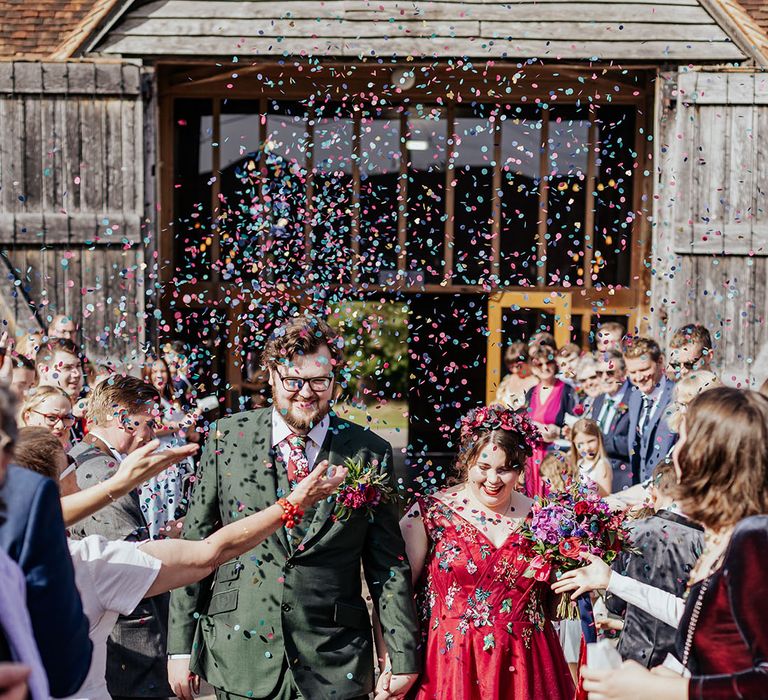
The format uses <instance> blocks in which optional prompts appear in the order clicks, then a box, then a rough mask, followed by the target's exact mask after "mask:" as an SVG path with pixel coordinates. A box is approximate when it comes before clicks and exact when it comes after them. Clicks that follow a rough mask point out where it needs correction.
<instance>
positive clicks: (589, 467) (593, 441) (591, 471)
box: [568, 418, 613, 496]
mask: <svg viewBox="0 0 768 700" xmlns="http://www.w3.org/2000/svg"><path fill="white" fill-rule="evenodd" d="M568 461H569V462H570V464H571V469H573V470H574V471H576V470H578V474H579V479H581V481H583V482H592V483H593V484H595V486H597V491H598V493H599V494H600V496H607V495H608V494H609V493H611V485H612V481H613V470H612V469H611V463H610V461H609V460H608V455H607V454H606V452H605V445H604V444H603V433H602V431H601V430H600V426H599V425H598V424H597V422H596V421H593V420H592V419H590V418H581V419H579V420H577V421H576V422H575V423H574V424H573V426H572V427H571V451H570V452H569V454H568Z"/></svg>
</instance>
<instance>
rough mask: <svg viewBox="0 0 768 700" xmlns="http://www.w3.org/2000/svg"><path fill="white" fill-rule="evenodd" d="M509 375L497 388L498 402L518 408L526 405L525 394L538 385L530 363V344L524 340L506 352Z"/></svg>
mask: <svg viewBox="0 0 768 700" xmlns="http://www.w3.org/2000/svg"><path fill="white" fill-rule="evenodd" d="M504 366H505V367H506V368H507V375H506V376H505V377H504V379H502V380H501V384H499V388H498V389H497V390H496V403H497V404H501V405H502V406H507V407H508V408H512V409H515V410H516V409H518V408H522V407H523V406H524V405H525V394H526V392H527V391H529V390H530V389H532V388H533V387H534V386H536V383H537V380H536V377H534V376H533V374H531V368H530V366H529V365H528V346H527V345H526V344H525V343H523V342H517V343H512V344H510V345H509V347H507V349H506V351H505V352H504Z"/></svg>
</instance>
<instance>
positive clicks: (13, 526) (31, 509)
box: [0, 387, 93, 697]
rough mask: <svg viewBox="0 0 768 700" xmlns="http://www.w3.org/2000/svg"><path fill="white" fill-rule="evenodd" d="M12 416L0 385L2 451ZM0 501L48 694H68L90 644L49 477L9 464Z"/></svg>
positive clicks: (1, 539)
mask: <svg viewBox="0 0 768 700" xmlns="http://www.w3.org/2000/svg"><path fill="white" fill-rule="evenodd" d="M13 415H14V411H13V401H12V399H11V397H10V394H9V392H8V391H7V390H6V389H5V388H3V387H0V421H1V425H0V439H1V440H0V448H1V449H2V450H3V452H4V453H6V455H7V454H8V451H9V450H10V449H11V448H12V446H13V440H14V438H15V435H16V425H15V421H14V418H13ZM6 459H7V456H6ZM0 501H2V502H3V503H4V505H5V511H4V513H2V517H1V518H0V547H2V548H3V549H4V550H5V551H6V552H7V553H8V555H9V556H10V558H11V559H13V560H14V561H15V562H16V563H17V564H18V565H19V566H20V567H21V570H22V571H23V572H24V576H25V578H26V583H27V608H28V610H29V616H30V619H31V621H32V630H33V632H34V635H35V641H36V643H37V647H38V649H39V651H40V657H41V659H42V662H43V666H44V667H45V672H46V675H47V676H48V685H49V687H50V692H51V695H53V696H54V697H66V696H68V695H72V694H74V693H76V692H77V690H78V689H79V688H80V686H81V685H82V684H83V681H84V680H85V677H86V675H87V674H88V669H89V668H90V665H91V653H92V650H93V645H92V644H91V640H90V639H89V638H88V619H87V618H86V617H85V615H84V614H83V606H82V604H81V602H80V594H79V593H78V591H77V588H76V587H75V572H74V570H73V568H72V560H71V559H70V556H69V549H68V548H67V538H66V534H65V531H64V520H63V518H62V515H61V503H60V501H59V490H58V488H57V486H56V484H55V483H54V482H53V481H51V480H50V479H46V478H45V477H44V476H41V475H39V474H35V473H34V472H31V471H29V470H27V469H22V468H21V467H16V466H13V465H11V466H9V467H8V473H7V476H6V478H5V481H4V483H2V486H0Z"/></svg>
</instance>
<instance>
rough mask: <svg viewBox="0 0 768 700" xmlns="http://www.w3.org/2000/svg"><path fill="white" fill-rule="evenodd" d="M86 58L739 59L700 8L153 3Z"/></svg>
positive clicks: (583, 1)
mask: <svg viewBox="0 0 768 700" xmlns="http://www.w3.org/2000/svg"><path fill="white" fill-rule="evenodd" d="M227 47H229V48H227ZM94 49H95V50H96V51H99V52H102V53H112V54H122V55H133V56H151V55H152V56H154V55H160V54H164V55H169V54H174V55H211V56H214V55H221V54H222V53H227V52H228V51H229V52H230V53H232V54H248V55H253V54H284V55H288V54H297V55H315V56H317V55H326V56H328V55H335V56H372V55H376V56H392V55H394V54H397V55H401V56H402V55H413V56H486V57H491V56H495V57H531V56H535V57H539V58H546V57H550V58H553V59H554V58H557V60H562V59H584V58H590V57H593V56H598V57H600V58H602V59H623V60H627V59H641V60H646V59H651V58H655V57H658V58H663V60H664V61H674V60H684V61H693V60H697V61H707V62H710V61H739V60H743V58H744V56H745V54H744V52H743V50H742V49H741V48H739V47H738V46H737V45H736V44H734V43H733V42H732V41H731V40H730V39H729V38H728V36H727V35H726V33H725V32H724V31H723V29H722V28H721V27H720V26H719V25H718V24H717V23H716V22H715V20H714V19H713V17H712V16H711V15H710V14H709V13H708V12H707V10H706V9H705V8H704V7H703V6H702V4H701V3H700V2H699V0H655V1H654V2H650V0H624V1H619V2H605V1H604V0H571V1H570V2H568V1H563V0H545V1H541V0H515V1H514V2H509V0H506V1H505V0H470V1H468V2H464V1H463V0H441V1H439V2H428V1H425V0H416V1H409V2H403V1H402V0H363V1H360V0H354V1H353V0H325V2H307V0H284V2H280V3H274V2H267V1H266V0H231V1H230V0H206V1H202V0H156V1H155V2H149V3H145V4H142V5H140V6H139V7H136V8H135V9H133V10H132V11H130V12H129V13H128V14H127V15H126V16H125V17H124V18H122V19H121V20H120V21H119V22H117V23H116V25H115V26H114V27H112V28H111V29H110V31H109V34H108V36H107V37H106V38H104V39H103V41H102V42H101V43H97V45H96V46H95V47H94Z"/></svg>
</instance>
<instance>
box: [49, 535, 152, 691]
mask: <svg viewBox="0 0 768 700" xmlns="http://www.w3.org/2000/svg"><path fill="white" fill-rule="evenodd" d="M68 544H69V553H70V554H71V555H72V564H73V565H74V569H75V584H76V585H77V589H78V591H80V599H81V600H82V601H83V612H84V613H85V616H86V617H87V618H88V623H89V628H88V636H89V637H90V638H91V641H92V642H93V656H92V658H91V668H90V669H89V671H88V676H87V677H86V679H85V682H84V683H83V685H82V687H81V688H80V690H78V691H77V693H75V694H74V695H72V696H71V697H70V698H69V699H68V700H111V698H110V695H109V691H108V690H107V679H106V673H107V638H108V637H109V634H110V632H112V628H113V627H114V626H115V623H116V622H117V617H118V615H129V614H130V613H132V612H133V611H134V610H135V608H136V606H137V605H138V604H139V601H141V600H142V598H144V597H145V595H146V593H147V591H148V590H149V588H150V586H152V584H153V583H154V582H155V579H156V578H157V574H158V573H159V571H160V566H161V562H160V560H159V559H156V558H155V557H152V556H150V555H149V554H145V553H144V552H142V551H141V550H140V549H139V546H140V544H141V543H140V542H125V541H124V540H119V541H111V540H107V539H105V538H104V537H101V536H99V535H90V536H89V537H85V538H83V539H82V540H68ZM63 643H65V642H63Z"/></svg>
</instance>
